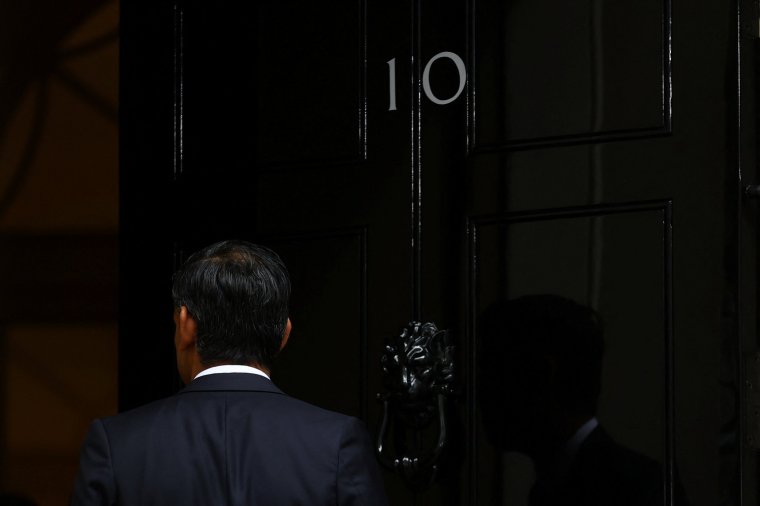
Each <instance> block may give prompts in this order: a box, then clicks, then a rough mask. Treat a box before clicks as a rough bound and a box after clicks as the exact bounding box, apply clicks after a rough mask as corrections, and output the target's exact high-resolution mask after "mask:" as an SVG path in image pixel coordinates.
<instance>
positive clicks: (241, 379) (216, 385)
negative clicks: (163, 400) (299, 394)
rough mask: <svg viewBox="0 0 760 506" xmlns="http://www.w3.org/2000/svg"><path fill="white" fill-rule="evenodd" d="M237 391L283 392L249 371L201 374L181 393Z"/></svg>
mask: <svg viewBox="0 0 760 506" xmlns="http://www.w3.org/2000/svg"><path fill="white" fill-rule="evenodd" d="M235 391H241V392H269V393H273V394H282V391H281V390H280V389H279V388H277V387H276V386H275V385H274V383H272V382H271V381H270V380H268V379H266V378H264V377H263V376H259V375H258V374H248V373H220V374H209V375H207V376H201V377H200V378H196V379H194V380H193V381H191V382H190V384H188V385H187V386H186V387H185V388H183V389H182V390H180V391H179V393H180V394H184V393H189V392H235Z"/></svg>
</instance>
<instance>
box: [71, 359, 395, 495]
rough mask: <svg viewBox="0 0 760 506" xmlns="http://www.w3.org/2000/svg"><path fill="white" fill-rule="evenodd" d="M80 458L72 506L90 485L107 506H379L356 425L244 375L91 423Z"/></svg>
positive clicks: (212, 380) (376, 480)
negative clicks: (94, 483) (248, 505)
mask: <svg viewBox="0 0 760 506" xmlns="http://www.w3.org/2000/svg"><path fill="white" fill-rule="evenodd" d="M82 455H83V457H82V463H81V464H80V479H79V480H78V483H77V489H76V492H75V498H76V497H79V495H77V494H80V491H82V490H85V491H87V490H92V489H93V486H91V485H92V483H90V477H93V476H95V477H96V478H98V480H100V479H104V478H107V479H108V480H107V481H108V482H109V483H112V486H111V488H112V489H113V490H112V491H110V492H109V493H110V494H112V495H113V496H114V497H115V499H114V501H115V502H113V504H180V503H181V504H244V503H255V504H299V503H303V504H368V505H369V504H373V505H374V504H384V503H385V500H384V492H383V488H382V482H381V479H380V477H379V473H378V470H377V466H376V463H375V458H374V452H373V450H372V447H371V444H370V442H369V438H368V436H367V433H366V429H365V428H364V426H363V423H362V422H361V421H359V420H357V419H355V418H353V417H349V416H346V415H342V414H339V413H334V412H331V411H328V410H325V409H322V408H318V407H316V406H313V405H310V404H308V403H305V402H302V401H299V400H297V399H294V398H292V397H288V396H287V395H285V394H283V393H282V392H281V391H280V390H279V389H277V387H275V386H274V385H273V384H272V383H271V382H270V381H269V380H267V379H266V378H262V377H259V376H255V375H250V374H217V375H209V376H204V377H201V378H198V379H197V380H195V381H193V382H192V383H191V384H190V385H188V387H186V388H185V389H184V390H182V391H181V392H180V393H178V394H177V395H174V396H172V397H169V398H167V399H163V400H161V401H157V402H153V403H151V404H148V405H146V406H143V407H140V408H137V409H134V410H131V411H128V412H126V413H123V414H120V415H117V416H115V417H111V418H107V419H104V420H102V422H95V424H93V427H92V428H91V431H90V434H88V438H87V440H86V441H85V445H84V446H83V453H82ZM106 455H107V458H106ZM109 465H110V470H108V471H103V469H104V468H108V467H109ZM96 481H97V480H96ZM94 488H95V489H97V490H109V487H108V486H103V485H102V484H99V485H97V487H94ZM80 495H82V496H86V495H87V494H86V493H84V492H82V493H81V494H80ZM101 495H103V494H101ZM106 495H107V494H106ZM109 497H110V496H109ZM75 504H109V503H107V502H106V503H99V502H86V501H84V500H82V501H80V502H76V500H75Z"/></svg>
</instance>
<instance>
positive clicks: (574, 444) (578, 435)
mask: <svg viewBox="0 0 760 506" xmlns="http://www.w3.org/2000/svg"><path fill="white" fill-rule="evenodd" d="M598 426H599V420H597V419H596V417H593V418H591V419H589V420H588V421H587V422H586V423H584V424H583V425H581V427H580V428H579V429H578V430H577V431H576V432H575V434H573V437H571V438H570V440H569V441H568V442H567V443H566V444H565V453H566V454H567V455H568V456H570V457H574V456H575V454H576V453H578V449H579V448H580V447H581V445H582V444H583V442H584V441H585V440H586V438H587V437H589V435H590V434H591V433H592V432H593V431H594V429H596V428H597V427H598Z"/></svg>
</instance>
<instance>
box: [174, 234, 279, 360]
mask: <svg viewBox="0 0 760 506" xmlns="http://www.w3.org/2000/svg"><path fill="white" fill-rule="evenodd" d="M172 297H173V298H174V305H175V307H177V308H179V307H181V306H185V307H186V308H187V311H188V313H189V314H190V316H191V317H192V318H193V319H194V320H195V322H196V325H197V342H196V348H197V351H198V354H199V356H200V358H201V361H202V362H203V364H204V365H214V364H220V363H229V364H258V365H260V366H265V367H270V366H271V364H272V362H273V360H274V358H275V356H276V355H277V353H278V352H279V350H280V342H281V340H282V337H283V334H284V333H285V328H286V325H287V321H288V299H289V298H290V279H289V277H288V272H287V269H286V268H285V265H284V264H283V262H282V260H280V257H279V256H277V254H276V253H274V252H273V251H271V250H269V249H267V248H264V247H262V246H257V245H255V244H251V243H249V242H245V241H222V242H219V243H216V244H212V245H211V246H208V247H206V248H203V249H202V250H200V251H198V252H196V253H194V254H193V255H191V256H190V258H188V259H187V261H186V262H185V263H184V265H183V266H182V267H181V268H180V269H179V270H178V271H177V272H176V274H175V275H174V284H173V286H172Z"/></svg>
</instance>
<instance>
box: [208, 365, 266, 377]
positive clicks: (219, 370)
mask: <svg viewBox="0 0 760 506" xmlns="http://www.w3.org/2000/svg"><path fill="white" fill-rule="evenodd" d="M231 372H237V373H241V372H242V373H246V374H258V375H259V376H264V377H265V378H266V379H270V378H269V375H268V374H267V373H265V372H264V371H262V370H261V369H257V368H255V367H251V366H249V365H233V364H226V365H217V366H214V367H209V368H208V369H204V370H202V371H201V372H199V373H198V374H197V375H196V376H195V378H193V379H198V378H200V377H201V376H207V375H209V374H226V373H231Z"/></svg>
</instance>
